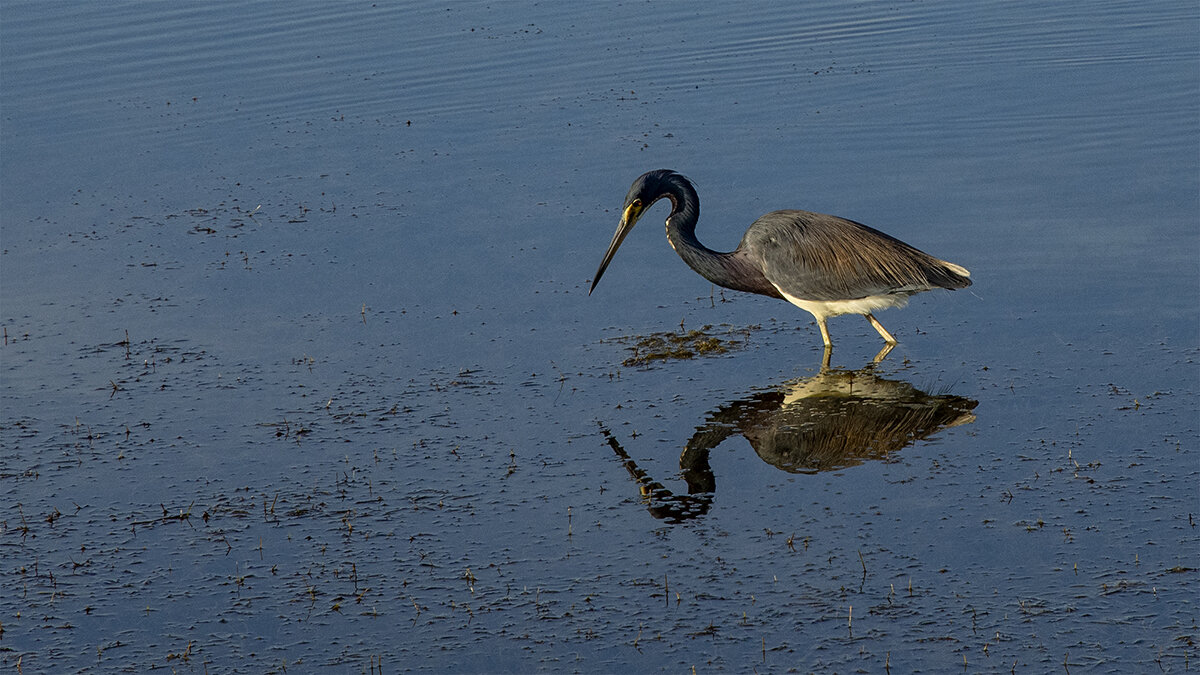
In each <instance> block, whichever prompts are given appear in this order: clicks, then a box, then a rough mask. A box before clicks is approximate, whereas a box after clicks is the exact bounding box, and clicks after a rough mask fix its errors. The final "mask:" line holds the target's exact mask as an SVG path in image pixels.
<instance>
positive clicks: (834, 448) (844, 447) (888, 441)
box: [603, 367, 978, 523]
mask: <svg viewBox="0 0 1200 675" xmlns="http://www.w3.org/2000/svg"><path fill="white" fill-rule="evenodd" d="M976 405H978V401H974V400H971V399H968V398H964V397H961V396H952V395H948V394H941V395H931V394H928V393H925V392H923V391H921V390H919V389H917V388H916V387H914V386H913V385H911V384H909V383H908V382H904V381H900V380H889V379H885V378H882V377H879V376H877V375H875V373H874V372H873V368H871V367H867V368H863V369H861V370H855V371H847V370H837V369H823V370H822V371H821V372H820V373H819V374H817V375H815V376H813V377H809V378H803V379H799V380H792V381H789V382H786V383H784V384H782V385H779V386H778V387H775V388H773V389H771V390H769V391H764V392H759V393H755V394H752V395H750V396H747V397H746V398H741V399H737V400H734V401H731V402H729V403H726V404H724V405H722V406H721V407H720V408H718V409H717V410H716V411H715V412H713V413H712V414H710V415H709V416H708V419H707V420H706V421H705V422H704V424H702V425H700V426H699V427H697V428H696V432H695V433H694V434H692V437H691V439H689V440H688V442H687V446H686V447H685V448H684V450H683V453H682V454H681V455H680V457H679V468H680V470H681V471H680V473H681V476H682V478H683V479H684V481H685V482H686V483H687V494H676V493H675V492H674V491H672V490H671V489H669V488H667V487H666V486H665V485H663V484H662V483H659V482H657V481H655V480H653V479H652V478H651V476H650V475H649V474H648V473H647V472H646V471H645V470H644V469H642V468H641V467H639V466H638V465H637V463H636V462H635V461H634V460H633V458H632V457H630V456H629V453H627V452H626V451H625V449H624V448H622V447H621V444H620V443H619V442H618V441H617V439H616V438H614V437H613V435H612V434H611V433H610V432H609V431H608V429H607V428H603V432H604V437H605V439H606V440H607V441H608V444H609V446H610V447H612V449H613V451H614V452H616V454H617V457H619V458H620V459H621V461H622V463H623V464H624V465H625V468H626V470H628V471H629V475H630V476H631V477H632V478H633V479H634V481H636V482H637V484H638V490H639V492H640V494H641V498H642V501H643V503H644V504H645V506H646V509H647V510H648V511H649V512H650V515H652V516H654V517H655V518H659V519H663V520H667V521H668V522H673V523H677V522H681V521H684V520H688V519H691V518H696V517H698V516H702V515H704V514H705V513H707V512H708V510H709V508H711V506H712V499H713V494H714V493H715V492H716V487H717V482H716V476H715V475H714V474H713V471H712V468H711V467H710V466H709V461H708V459H709V453H710V452H711V451H712V450H713V449H714V448H716V447H717V446H719V445H720V444H721V443H723V442H725V440H726V439H727V438H729V437H730V436H733V435H735V434H740V435H742V436H744V437H745V438H746V440H748V441H749V442H750V445H751V446H752V447H753V448H754V452H755V453H757V454H758V456H759V458H761V459H762V460H763V461H764V462H766V463H767V464H770V465H771V466H774V467H776V468H778V469H780V470H782V471H787V472H789V473H808V474H812V473H818V472H821V471H833V470H836V469H844V468H847V467H852V466H857V465H859V464H862V463H863V462H866V461H868V460H882V461H887V460H889V459H890V458H891V455H892V453H894V452H897V451H899V450H901V449H902V448H904V447H906V446H908V445H910V444H911V443H913V442H915V441H919V440H922V439H925V438H928V437H930V436H932V435H933V434H935V433H937V432H938V431H941V430H942V429H945V428H948V427H953V426H958V425H960V424H969V423H970V422H973V421H974V420H975V415H974V414H973V413H972V412H971V411H972V410H974V409H975V406H976Z"/></svg>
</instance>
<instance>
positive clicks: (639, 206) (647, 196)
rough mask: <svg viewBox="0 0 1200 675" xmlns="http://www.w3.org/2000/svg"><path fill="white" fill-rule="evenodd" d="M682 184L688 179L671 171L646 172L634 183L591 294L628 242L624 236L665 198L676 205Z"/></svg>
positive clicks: (598, 270) (597, 272) (593, 283)
mask: <svg viewBox="0 0 1200 675" xmlns="http://www.w3.org/2000/svg"><path fill="white" fill-rule="evenodd" d="M681 181H682V182H684V183H686V181H687V179H686V178H684V177H683V176H681V175H679V174H677V173H675V172H674V171H671V170H670V169H655V170H654V171H647V172H646V173H644V174H642V175H640V176H638V177H637V180H635V181H633V185H631V186H630V187H629V194H627V195H625V206H624V207H623V208H622V210H621V222H620V223H618V224H617V231H616V233H615V234H613V238H612V242H611V243H609V245H608V250H607V251H605V252H604V259H603V260H601V261H600V267H599V269H597V270H596V276H595V277H593V278H592V287H591V288H590V289H588V295H591V294H592V291H594V290H596V284H598V283H600V277H601V276H603V275H604V270H605V269H607V268H608V263H610V262H611V261H612V259H613V256H615V255H616V254H617V249H618V248H620V247H621V242H623V241H625V235H627V234H629V231H630V230H632V229H633V226H634V225H637V222H638V220H639V219H640V218H641V217H642V214H643V213H645V212H646V209H648V208H650V205H651V204H653V203H654V202H656V201H658V200H660V199H662V198H663V197H670V198H671V201H672V202H674V201H675V199H676V197H675V195H676V194H677V192H678V191H679V189H680V182H681Z"/></svg>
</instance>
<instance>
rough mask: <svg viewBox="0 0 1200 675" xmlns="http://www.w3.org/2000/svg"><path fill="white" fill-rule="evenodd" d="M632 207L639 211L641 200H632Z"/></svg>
mask: <svg viewBox="0 0 1200 675" xmlns="http://www.w3.org/2000/svg"><path fill="white" fill-rule="evenodd" d="M633 206H634V207H635V208H639V209H640V208H642V200H640V199H635V200H633Z"/></svg>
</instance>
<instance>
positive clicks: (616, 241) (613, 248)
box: [588, 202, 644, 295]
mask: <svg viewBox="0 0 1200 675" xmlns="http://www.w3.org/2000/svg"><path fill="white" fill-rule="evenodd" d="M643 210H644V208H643V207H641V205H640V204H639V203H637V202H635V203H633V204H630V205H629V206H626V207H625V213H623V214H621V222H620V223H619V224H618V225H617V231H616V233H614V234H613V238H612V242H611V243H610V244H609V245H608V250H607V251H605V252H604V259H603V260H601V261H600V267H599V269H597V270H596V276H595V277H592V287H591V288H589V289H588V295H591V294H592V291H594V290H596V284H598V283H600V277H602V276H604V270H606V269H608V263H610V262H612V259H613V256H615V255H616V254H617V249H618V248H620V247H621V242H623V241H625V235H627V234H629V231H630V230H632V229H633V226H634V225H637V221H638V218H641V217H642V211H643Z"/></svg>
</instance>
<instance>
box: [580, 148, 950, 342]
mask: <svg viewBox="0 0 1200 675" xmlns="http://www.w3.org/2000/svg"><path fill="white" fill-rule="evenodd" d="M664 198H665V199H669V200H670V201H671V213H670V214H669V215H668V216H667V241H668V242H670V244H671V248H673V249H675V252H676V253H678V254H679V257H680V258H683V261H684V262H685V263H687V264H688V266H689V267H691V268H692V269H693V270H695V271H696V272H698V273H699V274H700V276H702V277H704V278H705V279H708V280H709V281H710V282H712V283H714V284H716V285H718V286H722V287H724V288H730V289H733V290H735V291H744V292H747V293H757V294H759V295H766V296H769V297H772V298H778V299H780V300H787V301H788V302H790V303H792V304H793V305H796V306H797V307H799V308H800V309H803V310H805V311H806V312H808V313H810V314H812V315H813V317H814V318H815V319H816V320H817V326H818V327H819V328H820V329H821V339H822V340H823V341H824V343H825V350H826V352H829V351H830V350H832V348H833V342H832V341H831V340H830V339H829V327H828V326H827V325H826V320H827V319H828V318H829V317H831V316H838V315H840V314H861V315H863V316H864V317H866V319H867V321H868V322H869V323H870V324H871V326H872V327H874V328H875V330H876V331H878V332H879V335H880V336H882V337H883V339H884V342H885V343H886V344H885V346H884V351H883V352H881V356H882V355H885V354H886V352H887V351H890V349H891V348H892V347H893V346H894V345H895V344H896V342H897V340H896V338H895V336H893V335H892V334H891V333H889V332H888V331H887V329H886V328H884V327H883V325H882V324H881V323H879V320H878V319H876V318H875V315H874V312H876V311H879V310H883V309H887V308H889V307H903V306H905V305H906V304H908V298H909V296H911V295H913V294H915V293H920V292H922V291H928V290H932V289H935V288H944V289H947V290H956V289H959V288H966V287H967V286H970V285H971V279H970V276H971V273H970V272H968V271H967V269H966V268H964V267H962V266H960V265H955V264H954V263H951V262H946V261H945V260H939V259H938V258H935V257H933V256H931V255H929V254H928V253H925V252H923V251H920V250H918V249H916V248H914V247H912V246H909V245H908V244H906V243H904V242H902V241H900V240H899V239H896V238H895V237H892V236H889V235H887V234H884V233H883V232H880V231H879V230H876V229H874V228H870V227H867V226H866V225H863V224H862V223H856V222H854V221H853V220H847V219H845V218H839V217H837V216H830V215H826V214H823V213H812V212H810V211H794V210H786V211H772V212H771V213H768V214H766V215H764V216H762V217H761V218H759V219H758V220H756V221H754V223H752V224H751V225H750V227H749V228H748V229H747V230H746V234H745V235H743V237H742V241H741V243H739V244H738V246H737V248H735V249H734V250H732V251H730V252H729V253H721V252H719V251H713V250H712V249H709V248H708V247H706V246H705V245H704V244H701V243H700V241H699V240H698V239H696V222H697V221H698V220H699V219H700V197H699V196H698V195H697V194H696V188H695V187H694V186H693V185H692V182H691V181H690V180H688V179H687V178H686V177H684V176H683V175H681V174H679V173H676V172H675V171H671V170H670V169H658V170H655V171H649V172H647V173H644V174H642V175H641V176H638V178H637V180H635V181H633V185H632V186H631V187H630V188H629V194H628V195H626V197H625V206H624V208H623V211H622V214H621V221H620V224H618V225H617V231H616V233H615V234H613V238H612V242H611V243H610V244H609V245H608V250H607V251H605V252H604V258H603V260H601V261H600V267H599V268H598V269H597V270H596V276H595V277H594V278H593V279H592V286H591V288H590V289H589V290H588V295H591V293H592V291H594V290H596V284H598V283H600V277H602V276H604V270H606V269H608V264H609V263H610V262H612V259H613V256H614V255H616V253H617V249H618V248H619V247H620V246H621V242H623V241H625V237H626V235H628V234H629V232H630V230H632V229H633V226H634V225H636V224H637V222H638V219H639V218H641V217H642V214H644V213H645V212H646V210H647V209H649V208H650V206H651V205H653V204H654V203H655V202H657V201H658V200H660V199H664Z"/></svg>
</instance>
